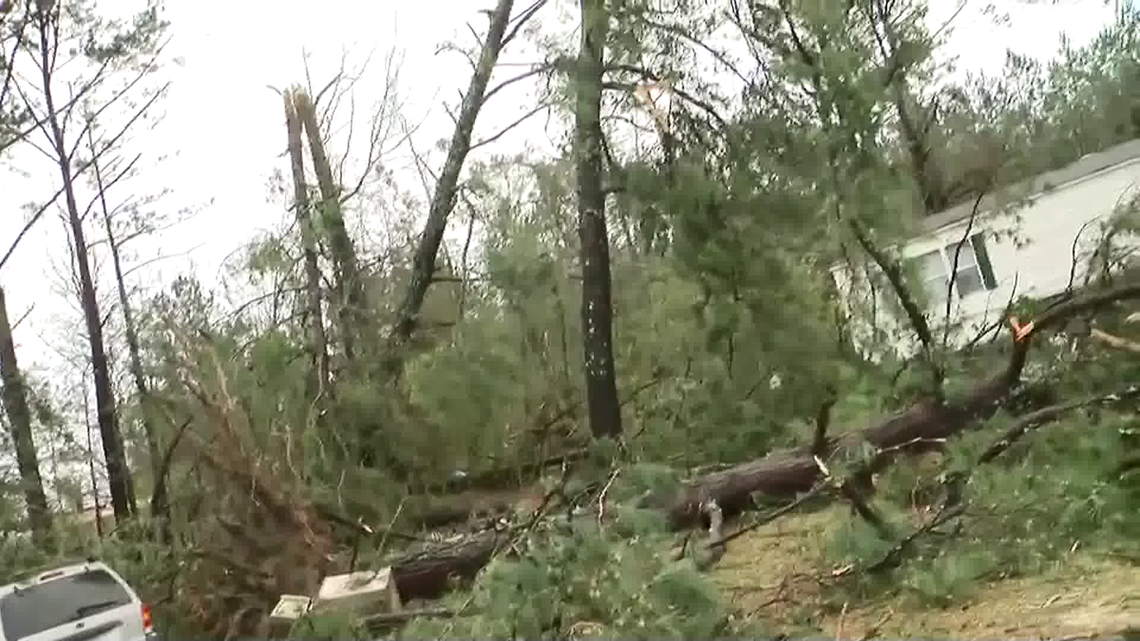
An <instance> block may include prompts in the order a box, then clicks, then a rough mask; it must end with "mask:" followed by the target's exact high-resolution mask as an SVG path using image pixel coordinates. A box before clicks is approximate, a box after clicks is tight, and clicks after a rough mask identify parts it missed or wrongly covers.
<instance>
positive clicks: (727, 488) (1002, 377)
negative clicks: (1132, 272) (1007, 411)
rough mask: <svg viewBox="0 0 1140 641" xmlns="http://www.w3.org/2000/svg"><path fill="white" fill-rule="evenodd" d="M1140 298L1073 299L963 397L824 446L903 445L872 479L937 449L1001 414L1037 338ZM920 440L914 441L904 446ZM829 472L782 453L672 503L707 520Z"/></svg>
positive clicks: (679, 524)
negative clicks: (906, 458) (897, 462)
mask: <svg viewBox="0 0 1140 641" xmlns="http://www.w3.org/2000/svg"><path fill="white" fill-rule="evenodd" d="M1137 298H1140V284H1129V285H1125V286H1122V287H1116V288H1112V289H1108V290H1104V291H1100V292H1095V293H1091V294H1088V295H1085V296H1081V297H1078V298H1071V299H1069V300H1068V301H1066V302H1063V303H1061V304H1059V305H1057V306H1055V307H1052V308H1051V309H1048V310H1047V311H1045V312H1044V313H1042V314H1041V316H1039V317H1038V318H1037V319H1036V320H1034V321H1033V322H1032V323H1031V324H1027V325H1026V326H1023V327H1022V328H1021V331H1016V330H1015V332H1014V341H1013V345H1012V348H1011V351H1010V359H1009V362H1008V364H1007V365H1006V366H1005V368H1004V369H1002V370H1001V371H1000V372H998V373H996V374H994V375H993V376H991V377H990V378H988V379H987V380H985V381H983V382H981V383H980V384H979V385H978V386H977V387H975V388H974V389H973V390H971V392H970V393H968V394H966V395H965V396H964V397H962V398H960V399H955V400H953V401H948V402H938V401H935V400H931V399H923V400H920V401H919V402H917V403H915V404H914V405H912V406H911V407H909V408H908V409H906V410H904V411H902V412H900V413H898V414H896V415H894V416H892V417H890V418H888V419H886V420H884V421H882V422H879V423H877V424H875V425H872V426H870V427H867V428H864V429H862V430H858V431H856V432H853V433H849V434H846V435H844V436H841V437H838V438H835V439H828V442H827V443H826V446H825V447H824V448H823V454H824V456H821V458H825V459H826V458H829V457H831V456H832V455H834V454H836V453H838V452H840V451H841V450H844V449H848V448H854V447H861V446H862V445H863V444H864V443H867V444H870V445H871V446H873V447H874V448H875V449H876V450H879V451H881V450H884V449H887V448H899V449H898V450H897V452H895V453H894V454H892V456H884V457H880V458H879V460H877V461H876V464H875V465H873V466H868V467H867V468H865V469H863V470H861V473H862V474H861V476H862V477H863V478H862V479H857V480H860V481H862V482H863V485H864V486H866V485H868V484H869V480H870V478H871V476H872V475H873V474H875V473H878V472H880V471H882V470H883V469H885V468H886V467H887V466H889V465H890V464H891V462H892V461H893V459H894V458H895V455H897V453H903V452H916V451H922V450H926V449H929V448H930V446H931V444H935V443H938V442H939V441H941V440H943V439H946V438H948V437H950V436H953V435H955V434H957V433H959V432H961V431H963V430H964V429H965V428H966V427H967V426H969V425H970V424H972V423H974V422H976V421H979V420H985V419H987V418H989V417H991V416H993V415H994V414H995V413H996V412H997V411H998V409H1000V408H1001V407H1002V404H1003V402H1004V401H1005V400H1006V399H1007V398H1009V396H1010V394H1011V393H1012V392H1013V391H1014V390H1015V389H1016V388H1017V386H1018V385H1019V383H1020V382H1021V372H1022V369H1024V367H1025V362H1026V357H1027V355H1028V352H1029V347H1030V344H1031V341H1032V338H1033V337H1034V336H1036V335H1037V334H1038V333H1041V332H1042V331H1044V330H1047V329H1050V328H1055V327H1058V326H1060V325H1062V324H1064V322H1065V321H1067V320H1068V319H1070V318H1072V317H1074V316H1077V315H1079V314H1082V313H1086V312H1091V311H1095V310H1098V309H1101V308H1103V307H1105V306H1108V305H1111V304H1114V303H1117V302H1120V301H1124V300H1130V299H1137ZM906 444H913V447H905V448H904V447H900V446H903V445H906ZM820 478H821V471H820V469H819V466H818V465H817V464H816V462H815V458H814V457H813V453H812V450H811V448H810V447H805V448H799V449H795V450H791V451H787V452H778V453H775V454H771V455H769V456H766V457H764V458H761V459H757V460H754V461H749V462H747V463H743V464H741V465H737V466H735V467H731V468H729V469H727V470H721V471H718V472H713V473H711V474H706V475H704V476H699V477H697V478H695V479H693V480H691V481H689V482H688V483H686V484H685V485H683V486H682V487H681V488H680V489H679V490H678V492H677V494H676V495H675V496H674V497H673V498H672V501H671V502H670V503H669V505H668V506H667V508H666V509H667V512H668V517H669V522H670V525H671V526H672V527H673V528H674V529H683V528H687V527H693V526H695V525H697V524H699V523H700V519H701V505H702V504H703V503H705V502H707V501H716V502H717V504H718V505H720V507H721V509H722V510H723V511H724V513H725V515H726V516H728V515H734V514H739V513H740V512H741V511H744V510H747V509H748V508H749V507H750V506H751V504H752V496H753V495H754V494H762V495H765V496H771V497H792V496H794V495H796V494H797V493H800V492H807V491H810V490H811V489H812V488H813V487H815V485H816V483H817V482H818V481H819V480H820Z"/></svg>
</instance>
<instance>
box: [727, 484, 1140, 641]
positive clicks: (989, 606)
mask: <svg viewBox="0 0 1140 641" xmlns="http://www.w3.org/2000/svg"><path fill="white" fill-rule="evenodd" d="M849 518H851V516H850V514H849V510H848V509H846V508H845V507H842V506H840V507H834V508H829V509H825V510H822V511H818V512H815V513H811V514H804V515H792V516H789V517H786V518H783V519H778V520H777V521H775V522H774V523H771V524H769V525H767V526H765V527H763V528H760V529H758V530H756V531H754V532H752V533H750V534H748V535H745V536H743V537H741V538H739V539H737V540H736V541H734V542H733V543H731V544H730V545H729V549H728V552H727V554H725V556H724V558H722V559H721V561H720V563H719V564H718V566H717V568H716V570H715V571H714V573H713V577H714V579H715V580H716V581H717V582H718V583H719V584H720V585H721V587H722V588H723V589H724V590H725V591H726V593H727V594H729V595H730V597H731V598H732V600H733V602H734V603H735V605H736V606H737V607H738V608H739V609H740V610H741V611H742V612H743V613H744V614H745V615H746V616H755V617H757V618H760V619H763V620H766V621H768V622H771V623H773V624H775V626H776V627H777V629H781V630H788V631H795V632H803V633H811V634H822V635H826V636H829V637H837V638H842V639H870V638H916V637H917V638H928V639H929V638H952V639H999V638H1000V639H1015V638H1016V639H1064V638H1073V637H1095V636H1119V635H1120V634H1121V631H1122V630H1125V629H1128V628H1135V629H1137V630H1140V563H1137V562H1136V561H1132V562H1131V563H1130V562H1129V560H1127V559H1121V558H1115V557H1111V556H1109V555H1104V554H1099V555H1098V554H1095V553H1090V552H1084V551H1082V550H1080V549H1078V550H1077V551H1075V552H1073V553H1071V554H1069V555H1067V557H1066V558H1065V559H1064V561H1063V562H1062V563H1059V564H1057V565H1055V566H1053V568H1052V569H1051V570H1049V571H1047V572H1046V573H1044V574H1041V575H1038V576H1031V577H1020V578H1016V579H999V580H994V581H990V582H984V583H979V584H978V585H977V586H976V589H975V590H973V591H972V593H971V594H969V595H968V596H964V597H961V598H959V599H957V600H955V601H953V602H952V603H950V604H948V605H947V606H946V607H942V608H939V607H931V606H929V605H927V606H923V605H921V604H920V603H919V600H918V599H916V598H914V597H913V595H911V594H909V593H908V592H907V591H906V590H905V589H901V588H900V589H897V590H895V591H893V593H891V594H885V595H878V596H876V597H875V598H873V599H866V600H859V599H855V598H853V597H844V596H842V595H844V594H846V593H845V592H844V591H843V590H841V589H840V588H838V587H837V586H836V585H835V582H834V581H835V579H833V578H832V577H831V573H832V572H833V571H835V570H837V569H838V568H832V567H826V565H825V562H824V561H823V557H822V550H823V548H824V545H825V541H826V538H827V533H828V530H829V528H831V527H834V526H835V525H836V524H837V523H839V522H840V520H841V519H849ZM820 577H823V578H822V579H821V578H820ZM845 598H846V599H847V600H846V603H845V604H844V599H845Z"/></svg>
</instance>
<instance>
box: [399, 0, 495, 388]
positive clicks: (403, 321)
mask: <svg viewBox="0 0 1140 641" xmlns="http://www.w3.org/2000/svg"><path fill="white" fill-rule="evenodd" d="M513 6H514V1H513V0H499V2H498V4H497V5H496V6H495V9H494V11H493V12H492V13H491V24H490V26H489V27H488V29H487V37H486V39H485V40H484V41H483V49H482V52H481V53H480V55H479V63H478V66H477V67H476V68H475V73H474V74H472V76H471V82H470V83H469V84H468V85H467V92H466V93H464V94H463V103H462V104H461V105H460V107H459V117H458V118H457V119H456V121H455V130H454V131H453V132H452V134H451V143H450V144H449V145H448V148H447V159H446V160H445V161H444V163H443V171H442V172H440V175H439V180H438V182H436V185H435V190H434V191H433V192H432V197H431V204H430V206H429V207H428V217H427V221H426V222H425V223H424V229H423V233H422V234H421V235H420V241H419V244H418V245H417V246H416V254H415V257H414V258H413V259H412V274H411V279H410V280H409V282H408V287H407V289H406V290H405V291H404V297H403V299H402V300H401V301H400V306H399V307H398V308H397V310H396V320H395V325H394V327H393V330H392V340H391V344H390V346H389V350H388V351H389V353H388V356H387V358H386V366H385V367H386V370H387V374H388V375H389V377H392V378H395V377H398V376H399V374H400V372H401V371H402V369H403V364H404V359H403V357H402V356H401V355H400V354H399V349H400V347H401V346H402V345H403V344H404V343H406V342H407V341H408V339H409V338H411V336H412V333H413V332H414V331H415V329H416V319H417V317H418V316H419V313H420V309H421V308H422V307H423V304H424V298H425V297H426V296H427V290H428V287H429V286H430V285H431V282H432V276H433V275H434V274H435V261H436V257H437V255H438V254H439V247H440V244H442V243H443V233H444V231H445V230H446V229H447V219H448V217H449V216H450V215H451V211H452V210H453V209H454V208H455V199H456V196H457V195H458V193H459V192H458V189H459V174H460V172H461V171H462V170H463V163H464V161H465V160H466V159H467V153H468V152H469V151H470V150H471V134H472V132H473V131H474V129H475V120H476V119H477V118H478V117H479V110H480V109H482V107H483V101H484V99H485V96H486V93H487V84H488V83H489V82H490V81H491V73H492V72H493V71H494V70H495V63H497V62H498V60H499V52H500V51H501V50H502V47H503V42H504V37H505V34H506V31H507V24H508V23H509V22H510V18H511V8H512V7H513Z"/></svg>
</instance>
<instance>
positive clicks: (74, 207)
mask: <svg viewBox="0 0 1140 641" xmlns="http://www.w3.org/2000/svg"><path fill="white" fill-rule="evenodd" d="M51 28H52V25H51V24H49V21H48V18H47V17H46V16H43V17H41V24H40V27H39V32H40V33H39V35H40V69H41V77H42V80H43V91H44V101H45V103H46V107H47V125H48V127H49V131H50V132H51V137H52V143H53V147H54V148H53V150H52V151H53V152H54V154H55V161H56V166H57V167H58V168H59V176H60V180H61V181H62V182H63V196H64V203H65V204H66V206H67V219H68V224H69V226H70V227H71V236H72V241H73V243H74V246H75V267H76V269H77V271H78V272H79V288H80V299H81V302H82V305H83V317H84V321H85V324H86V326H87V339H88V342H89V343H90V348H91V369H92V371H93V378H94V383H95V406H96V408H95V411H96V414H97V416H98V422H99V435H100V436H101V437H102V440H103V455H104V457H105V458H106V464H107V484H108V485H109V486H110V490H111V506H112V508H113V509H114V511H115V522H116V523H123V522H125V521H126V520H128V519H129V518H130V517H131V515H133V514H134V513H135V511H136V506H135V496H134V488H133V487H132V483H131V479H130V470H128V469H127V460H126V454H125V452H124V450H123V436H122V433H121V432H120V431H119V422H118V415H117V412H116V409H115V393H114V389H113V388H112V386H111V372H110V363H109V361H108V359H107V349H106V345H105V344H104V342H103V320H102V316H101V315H100V314H99V300H98V298H97V297H96V296H95V281H94V278H93V277H92V275H91V264H90V262H89V261H88V259H87V239H86V235H85V234H84V232H83V220H82V217H81V215H80V212H79V205H78V203H77V202H76V200H75V184H74V179H73V176H72V171H71V154H70V152H69V150H68V146H67V141H66V140H65V139H64V134H63V129H62V128H61V126H60V118H59V112H58V111H57V109H56V105H55V96H54V93H53V91H52V77H51V70H52V68H53V66H52V55H53V48H52V47H51V43H50V41H49V32H50V31H51Z"/></svg>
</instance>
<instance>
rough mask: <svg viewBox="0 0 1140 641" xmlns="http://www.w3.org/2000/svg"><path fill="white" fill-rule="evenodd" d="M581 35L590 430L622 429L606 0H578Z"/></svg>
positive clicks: (579, 161) (580, 152)
mask: <svg viewBox="0 0 1140 641" xmlns="http://www.w3.org/2000/svg"><path fill="white" fill-rule="evenodd" d="M581 8H582V39H581V49H580V51H579V54H578V78H577V83H576V86H575V93H576V96H575V98H576V101H575V135H574V146H575V164H576V172H577V176H578V238H579V242H580V243H581V248H580V252H581V262H582V311H581V314H582V333H583V340H582V345H583V351H584V358H585V370H586V403H587V406H588V408H589V416H590V432H591V433H592V434H593V435H594V436H595V437H599V438H600V437H617V436H619V435H620V434H621V432H622V426H621V406H620V404H619V403H618V396H617V381H616V375H615V372H614V354H613V304H612V300H611V291H610V290H611V282H610V247H609V238H608V236H607V231H606V195H605V192H604V191H603V189H602V121H601V103H602V74H603V72H604V70H605V67H604V61H603V56H604V52H605V42H606V35H607V28H608V21H609V15H608V12H607V9H606V5H605V0H581Z"/></svg>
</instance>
